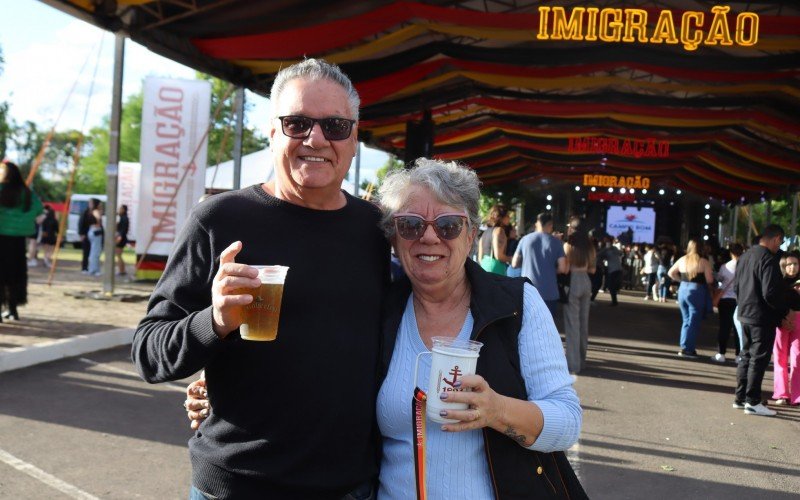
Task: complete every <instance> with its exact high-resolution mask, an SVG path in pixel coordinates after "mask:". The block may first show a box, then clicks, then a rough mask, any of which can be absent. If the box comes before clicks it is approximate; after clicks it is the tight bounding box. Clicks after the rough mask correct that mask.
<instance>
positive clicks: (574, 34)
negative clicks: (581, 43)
mask: <svg viewBox="0 0 800 500" xmlns="http://www.w3.org/2000/svg"><path fill="white" fill-rule="evenodd" d="M585 11H586V9H585V8H583V7H575V8H574V9H572V12H570V15H569V21H567V13H566V11H565V10H564V7H553V34H552V35H551V36H550V39H551V40H583V13H584V12H585Z"/></svg>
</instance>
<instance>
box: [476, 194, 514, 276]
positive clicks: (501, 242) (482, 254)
mask: <svg viewBox="0 0 800 500" xmlns="http://www.w3.org/2000/svg"><path fill="white" fill-rule="evenodd" d="M510 222H511V214H510V213H509V211H508V209H507V208H506V207H505V205H500V204H497V205H494V206H493V207H492V208H491V210H489V216H488V217H487V219H486V225H487V226H488V227H487V228H486V231H484V232H483V234H482V235H481V237H480V240H479V241H478V262H479V263H480V265H481V267H482V268H483V269H484V271H489V272H490V273H495V274H501V275H503V276H505V275H506V269H507V268H508V264H509V263H510V262H511V257H509V256H508V255H506V249H507V247H508V237H507V233H506V228H507V227H508V226H509V224H510Z"/></svg>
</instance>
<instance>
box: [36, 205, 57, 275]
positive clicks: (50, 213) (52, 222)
mask: <svg viewBox="0 0 800 500" xmlns="http://www.w3.org/2000/svg"><path fill="white" fill-rule="evenodd" d="M57 237H58V220H56V213H55V211H54V210H53V207H51V206H50V205H45V206H44V219H42V224H41V231H40V232H39V238H40V240H39V243H41V245H42V248H43V250H44V266H45V267H47V268H48V269H49V268H50V266H52V265H53V262H52V258H53V250H55V245H56V238H57Z"/></svg>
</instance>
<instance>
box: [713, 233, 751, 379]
mask: <svg viewBox="0 0 800 500" xmlns="http://www.w3.org/2000/svg"><path fill="white" fill-rule="evenodd" d="M729 251H730V255H731V260H729V261H728V262H726V263H725V264H723V265H721V266H720V267H719V271H718V272H717V281H719V283H720V289H721V290H722V296H721V297H720V299H719V303H718V304H717V309H718V310H719V330H718V331H717V346H718V348H717V353H716V354H715V355H714V356H713V357H712V358H711V361H716V362H717V363H724V362H725V351H727V349H728V338H730V336H731V331H732V330H733V312H734V311H735V310H736V292H735V291H734V290H733V277H734V276H735V275H736V262H737V261H738V260H739V257H741V255H742V254H743V253H744V248H742V245H740V244H738V243H732V244H731V246H730V248H729ZM734 344H735V347H736V359H737V363H738V358H739V341H738V339H737V340H736V342H735V343H734Z"/></svg>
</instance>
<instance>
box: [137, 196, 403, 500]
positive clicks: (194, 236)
mask: <svg viewBox="0 0 800 500" xmlns="http://www.w3.org/2000/svg"><path fill="white" fill-rule="evenodd" d="M378 220H379V212H378V210H377V209H376V208H375V207H374V206H372V205H371V204H369V203H368V202H365V201H362V200H360V199H357V198H353V197H351V196H349V195H347V205H346V206H345V207H344V208H342V209H339V210H333V211H320V210H311V209H307V208H303V207H299V206H297V205H293V204H291V203H287V202H284V201H281V200H278V199H276V198H274V197H272V196H269V195H268V194H266V193H265V192H264V191H263V189H261V187H260V186H253V187H250V188H247V189H243V190H241V191H235V192H230V193H225V194H220V195H216V196H213V197H211V198H209V199H208V200H207V201H204V202H203V203H201V204H200V205H199V206H198V207H196V208H195V210H194V211H193V212H192V214H191V216H190V217H189V220H188V221H187V224H186V227H184V228H183V230H182V233H181V236H180V237H179V239H178V241H176V243H175V246H174V249H173V253H172V255H171V256H170V258H169V261H168V263H167V268H166V270H165V272H164V275H163V276H162V278H161V280H160V281H159V283H158V285H157V287H156V289H155V291H154V292H153V295H152V298H151V300H150V303H149V305H148V313H147V316H146V317H145V318H144V319H143V320H142V322H141V323H140V325H139V327H138V328H137V331H136V334H135V336H134V342H133V351H132V352H133V359H134V362H135V363H136V366H137V368H138V369H139V371H140V373H141V375H142V377H143V378H144V379H145V380H147V381H148V382H163V381H167V380H176V379H181V378H184V377H188V376H190V375H192V374H193V373H195V372H197V371H199V370H200V369H203V368H205V370H206V380H207V386H208V394H209V399H210V401H211V405H212V407H213V411H212V413H211V415H210V417H209V418H208V419H207V420H206V421H205V422H204V423H203V425H202V426H201V427H200V429H199V430H198V432H197V433H196V434H195V436H194V437H193V438H192V439H191V440H190V442H189V448H190V454H191V459H192V470H193V473H192V476H193V477H192V482H193V484H194V486H196V487H197V488H199V489H200V490H202V491H204V492H206V493H210V494H212V495H215V496H217V497H219V498H236V499H240V498H242V499H247V498H271V499H279V498H308V499H314V498H337V499H338V498H341V497H342V496H343V495H344V494H345V493H347V492H348V491H350V490H351V489H352V488H353V487H355V486H356V485H358V484H360V483H362V482H364V481H368V480H370V479H371V478H373V477H374V476H375V475H376V474H377V457H378V456H379V455H378V453H379V450H378V448H377V447H378V436H377V429H376V426H375V419H374V413H375V394H376V387H377V385H378V384H377V369H376V368H377V367H376V363H377V359H378V343H379V328H380V318H379V312H380V300H381V297H382V294H383V291H384V287H385V286H387V284H388V270H389V247H388V243H387V242H386V239H385V238H384V236H383V234H382V232H381V231H380V229H379V227H378ZM237 240H241V241H242V243H243V248H242V251H241V253H240V254H239V255H238V256H237V258H236V261H237V262H242V263H246V264H252V265H258V264H280V265H285V266H289V268H290V269H289V273H288V275H287V278H286V285H285V288H284V295H283V304H282V306H281V319H280V324H279V328H278V338H277V340H275V341H273V342H252V341H245V340H242V339H241V337H240V336H239V334H238V332H233V333H231V334H230V335H229V336H228V338H226V339H225V340H220V339H219V338H218V337H217V336H216V335H215V334H214V332H213V330H212V321H211V284H212V280H213V278H214V275H215V274H216V272H217V269H218V266H219V255H220V253H221V252H222V250H223V249H225V248H226V247H227V246H229V245H230V244H231V243H233V242H234V241H237Z"/></svg>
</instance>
